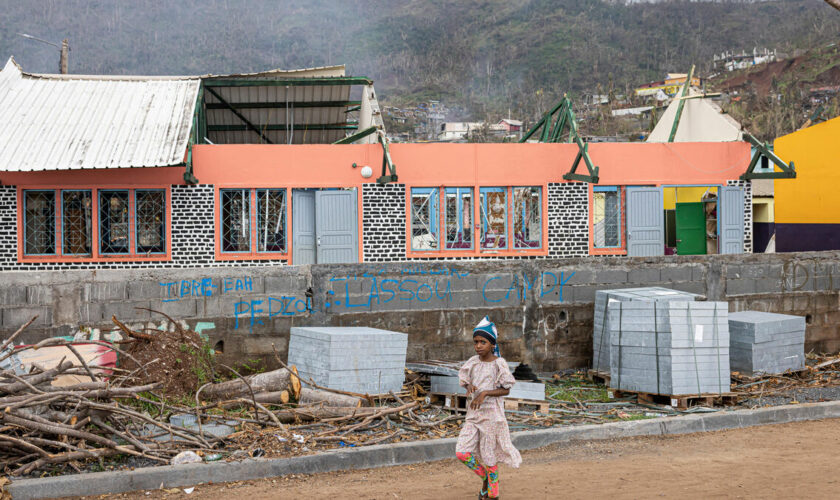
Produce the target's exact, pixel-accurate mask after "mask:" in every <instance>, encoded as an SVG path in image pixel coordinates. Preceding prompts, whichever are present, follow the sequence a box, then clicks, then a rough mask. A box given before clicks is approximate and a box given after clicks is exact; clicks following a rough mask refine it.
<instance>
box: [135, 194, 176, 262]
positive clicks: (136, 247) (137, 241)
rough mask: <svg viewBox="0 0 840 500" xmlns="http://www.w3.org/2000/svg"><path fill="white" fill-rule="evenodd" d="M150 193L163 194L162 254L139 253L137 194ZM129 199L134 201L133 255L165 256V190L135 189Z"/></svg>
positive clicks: (166, 239)
mask: <svg viewBox="0 0 840 500" xmlns="http://www.w3.org/2000/svg"><path fill="white" fill-rule="evenodd" d="M138 192H140V193H151V192H163V206H164V210H163V238H164V241H163V246H164V250H163V251H162V252H141V251H140V238H139V237H138V234H137V227H138V225H137V193H138ZM131 197H132V198H133V201H134V220H133V221H134V233H133V234H134V253H135V254H137V255H165V254H166V246H167V244H168V243H169V239H168V238H167V237H166V228H167V223H168V222H169V217H167V216H166V213H167V211H166V207H167V205H168V201H169V197H168V196H167V193H166V190H164V189H149V188H145V189H135V190H134V192H133V193H131Z"/></svg>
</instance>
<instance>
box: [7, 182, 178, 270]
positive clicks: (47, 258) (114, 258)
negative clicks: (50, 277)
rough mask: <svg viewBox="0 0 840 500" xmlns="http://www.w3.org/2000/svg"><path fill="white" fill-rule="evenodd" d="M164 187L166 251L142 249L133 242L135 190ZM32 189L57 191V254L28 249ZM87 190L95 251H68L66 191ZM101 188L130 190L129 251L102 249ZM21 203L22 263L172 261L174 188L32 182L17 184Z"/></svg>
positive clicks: (93, 249)
mask: <svg viewBox="0 0 840 500" xmlns="http://www.w3.org/2000/svg"><path fill="white" fill-rule="evenodd" d="M138 190H139V191H163V193H164V195H163V196H164V217H165V220H164V225H163V229H164V238H165V242H164V248H165V251H164V252H163V253H153V254H148V255H147V254H146V253H138V252H137V251H136V248H135V247H134V246H133V241H134V239H136V221H135V212H136V210H135V208H136V205H135V194H134V193H135V192H136V191H138ZM31 191H51V192H53V193H54V203H55V208H54V210H55V229H54V231H55V253H53V254H29V253H26V247H25V245H26V241H25V239H26V227H25V225H24V224H25V217H26V206H25V203H26V202H25V196H26V193H27V192H31ZM66 191H84V192H89V193H90V196H91V204H92V207H91V253H90V254H71V253H64V192H66ZM100 191H128V210H129V214H128V215H129V217H128V224H129V228H128V231H129V233H128V236H129V240H130V245H129V251H128V253H104V252H101V251H100V238H99V236H100V222H101V221H100V214H99V193H100ZM17 204H18V210H17V212H18V217H17V219H18V229H17V240H18V244H17V254H18V255H17V258H18V259H17V260H18V262H21V263H37V262H57V263H82V262H138V261H139V262H147V261H168V260H171V259H172V224H171V216H170V214H171V213H172V189H171V186H169V185H165V186H160V185H122V184H120V185H90V184H80V185H78V186H75V185H74V186H66V185H65V186H57V185H31V186H18V187H17Z"/></svg>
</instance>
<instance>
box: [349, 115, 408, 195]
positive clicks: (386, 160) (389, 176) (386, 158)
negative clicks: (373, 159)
mask: <svg viewBox="0 0 840 500" xmlns="http://www.w3.org/2000/svg"><path fill="white" fill-rule="evenodd" d="M371 134H376V139H377V141H379V144H380V145H382V175H380V176H379V178H378V179H376V183H377V184H383V185H384V184H388V183H389V182H397V180H398V177H397V166H396V165H394V162H393V160H392V159H391V150H390V149H389V148H388V138H387V137H385V133H384V132H382V131H381V130H379V129H378V128H376V127H375V126H374V127H368V128H366V129H364V130H361V131H359V132H356V133H355V134H353V135H349V136H347V137H345V138H344V139H341V140H338V141H335V142H334V143H333V144H352V143H354V142H356V141H358V140H359V139H363V138H365V137H367V136H369V135H371ZM356 166H357V165H356V164H355V163H354V164H353V168H355V167H356Z"/></svg>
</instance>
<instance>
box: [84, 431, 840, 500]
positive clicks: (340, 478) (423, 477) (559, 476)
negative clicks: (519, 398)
mask: <svg viewBox="0 0 840 500" xmlns="http://www.w3.org/2000/svg"><path fill="white" fill-rule="evenodd" d="M522 456H523V459H524V462H523V464H522V467H521V468H520V469H518V470H512V469H510V468H505V467H504V466H502V467H500V469H501V471H500V479H501V496H502V497H503V498H507V499H512V498H515V499H548V498H551V499H554V498H563V499H575V498H580V499H587V500H591V499H597V498H608V499H610V500H619V499H636V498H838V497H840V475H838V474H837V464H838V460H840V420H825V421H816V422H803V423H794V424H784V425H772V426H764V427H755V428H751V429H745V430H737V431H726V432H714V433H707V434H694V435H690V436H677V437H667V438H634V439H626V440H621V441H609V442H593V443H575V444H571V445H563V446H551V447H547V448H543V449H540V450H533V451H526V452H524V453H523V454H522ZM478 488H479V481H478V478H477V477H476V476H475V475H473V474H472V473H471V472H469V471H468V470H467V468H466V467H464V466H463V465H461V464H460V463H458V462H456V461H455V460H446V461H442V462H434V463H429V464H422V465H413V466H402V467H389V468H384V469H372V470H364V471H353V472H340V473H330V474H317V475H312V476H296V477H285V478H277V479H273V480H272V479H265V480H259V481H247V482H239V483H228V484H220V485H210V486H198V487H196V488H195V490H194V491H193V492H192V493H191V494H190V495H187V494H185V493H184V492H183V491H182V490H180V489H179V490H177V492H175V491H174V490H173V491H170V492H167V491H152V492H135V493H130V494H126V495H119V496H115V497H116V498H130V499H136V500H139V499H153V498H186V499H189V500H197V499H217V498H219V499H220V498H227V499H230V498H233V499H237V500H257V499H262V498H289V499H322V498H323V499H327V498H351V499H354V500H362V499H435V500H443V499H461V498H464V499H470V498H476V496H475V495H476V493H477V492H478ZM97 498H102V497H97Z"/></svg>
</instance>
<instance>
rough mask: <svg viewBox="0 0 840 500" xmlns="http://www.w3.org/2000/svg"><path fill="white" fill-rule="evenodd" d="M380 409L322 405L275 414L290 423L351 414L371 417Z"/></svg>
mask: <svg viewBox="0 0 840 500" xmlns="http://www.w3.org/2000/svg"><path fill="white" fill-rule="evenodd" d="M378 410H381V408H373V407H361V408H360V407H356V406H354V407H340V406H322V407H315V408H293V409H289V410H280V411H276V412H274V415H275V416H276V417H277V419H278V420H280V421H281V422H283V423H284V424H288V423H292V422H296V421H301V422H309V421H312V420H321V419H325V418H338V417H350V416H359V417H369V416H372V415H375V414H376V412H377V411H378Z"/></svg>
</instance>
